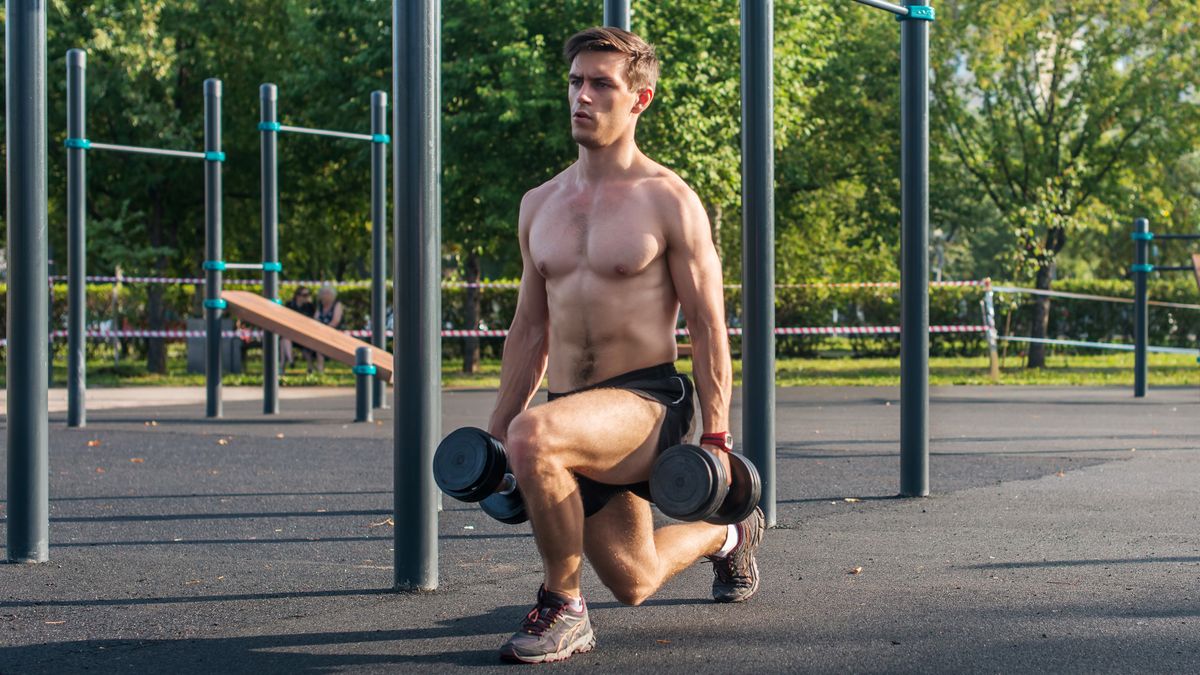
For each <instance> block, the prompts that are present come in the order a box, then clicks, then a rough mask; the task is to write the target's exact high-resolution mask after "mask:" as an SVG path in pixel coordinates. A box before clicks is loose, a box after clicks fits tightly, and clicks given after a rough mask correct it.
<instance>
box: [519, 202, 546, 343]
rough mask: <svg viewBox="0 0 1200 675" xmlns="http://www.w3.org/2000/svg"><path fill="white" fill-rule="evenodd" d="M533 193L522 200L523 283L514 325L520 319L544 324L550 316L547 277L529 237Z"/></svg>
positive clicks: (520, 229)
mask: <svg viewBox="0 0 1200 675" xmlns="http://www.w3.org/2000/svg"><path fill="white" fill-rule="evenodd" d="M531 194H532V193H530V194H526V195H525V198H523V199H522V200H521V212H520V216H519V217H518V224H517V228H518V232H517V237H518V242H519V244H520V247H521V283H520V287H519V289H518V291H517V309H516V314H515V316H513V325H516V324H517V323H518V322H519V321H523V322H526V323H527V324H532V325H543V324H545V323H546V321H547V318H548V317H549V308H548V302H547V299H546V279H545V278H544V277H543V276H542V273H541V272H539V271H538V269H537V266H536V264H535V263H534V260H533V255H532V253H531V252H530V246H529V237H530V230H532V220H533V208H534V207H533V205H532V203H531V202H532V199H531Z"/></svg>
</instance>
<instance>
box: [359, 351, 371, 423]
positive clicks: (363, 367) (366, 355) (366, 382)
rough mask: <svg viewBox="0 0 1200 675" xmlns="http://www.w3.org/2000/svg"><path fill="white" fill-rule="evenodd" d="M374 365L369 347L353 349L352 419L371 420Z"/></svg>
mask: <svg viewBox="0 0 1200 675" xmlns="http://www.w3.org/2000/svg"><path fill="white" fill-rule="evenodd" d="M375 381H376V378H375V366H374V365H373V364H372V363H371V348H370V347H359V348H358V349H355V350H354V421H355V422H371V421H374V417H373V416H372V415H371V408H372V407H373V406H372V405H371V390H372V389H374V388H375V387H374V382H375Z"/></svg>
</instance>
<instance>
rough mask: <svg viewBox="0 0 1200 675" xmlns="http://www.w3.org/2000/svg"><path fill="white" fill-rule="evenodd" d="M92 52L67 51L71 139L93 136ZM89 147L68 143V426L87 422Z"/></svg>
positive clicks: (68, 120) (68, 133)
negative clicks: (89, 112) (89, 131)
mask: <svg viewBox="0 0 1200 675" xmlns="http://www.w3.org/2000/svg"><path fill="white" fill-rule="evenodd" d="M86 91H87V52H85V51H83V50H82V49H70V50H67V138H71V139H85V138H87V96H86V94H85V92H86ZM86 227H87V151H86V150H85V149H83V148H81V147H68V148H67V426H68V427H82V426H85V425H87V398H86V397H87V342H86V340H87V337H86V334H85V331H86V330H87V232H86Z"/></svg>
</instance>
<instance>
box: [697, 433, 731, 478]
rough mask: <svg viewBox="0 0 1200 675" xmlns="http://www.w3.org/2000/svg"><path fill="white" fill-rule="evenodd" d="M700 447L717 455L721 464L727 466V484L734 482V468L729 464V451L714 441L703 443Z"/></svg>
mask: <svg viewBox="0 0 1200 675" xmlns="http://www.w3.org/2000/svg"><path fill="white" fill-rule="evenodd" d="M700 447H702V448H704V449H705V450H708V451H709V452H711V453H713V454H714V455H716V456H717V460H718V461H720V462H721V466H722V467H724V468H725V484H726V485H732V484H733V468H732V467H730V466H729V453H727V452H725V450H723V449H722V448H721V447H720V446H719V445H713V444H712V443H701V444H700Z"/></svg>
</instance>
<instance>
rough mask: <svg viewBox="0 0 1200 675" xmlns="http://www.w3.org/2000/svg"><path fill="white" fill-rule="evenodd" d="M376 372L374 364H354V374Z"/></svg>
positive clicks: (372, 373) (371, 373)
mask: <svg viewBox="0 0 1200 675" xmlns="http://www.w3.org/2000/svg"><path fill="white" fill-rule="evenodd" d="M376 372H377V370H376V369H375V366H354V374H355V375H374V374H375V373H376Z"/></svg>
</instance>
